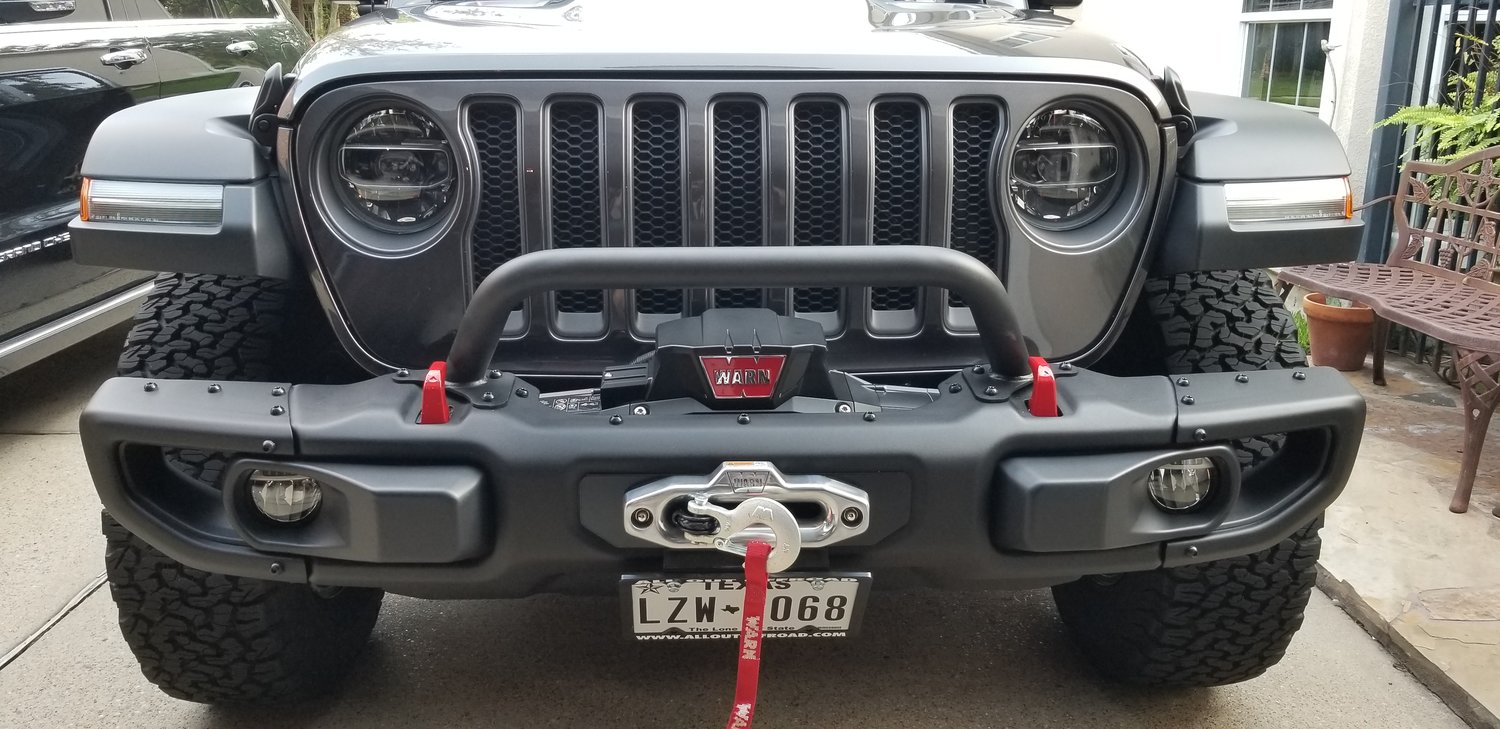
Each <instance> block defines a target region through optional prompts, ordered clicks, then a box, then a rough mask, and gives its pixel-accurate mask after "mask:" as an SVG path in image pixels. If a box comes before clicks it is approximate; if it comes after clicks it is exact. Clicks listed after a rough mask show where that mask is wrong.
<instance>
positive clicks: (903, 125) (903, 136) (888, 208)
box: [870, 101, 927, 311]
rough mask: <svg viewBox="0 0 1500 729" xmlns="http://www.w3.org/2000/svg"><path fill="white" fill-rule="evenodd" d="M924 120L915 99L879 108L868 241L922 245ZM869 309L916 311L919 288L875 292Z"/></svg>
mask: <svg viewBox="0 0 1500 729" xmlns="http://www.w3.org/2000/svg"><path fill="white" fill-rule="evenodd" d="M923 116H924V114H923V111H922V106H921V105H920V104H918V103H917V102H915V101H882V102H879V103H877V104H876V105H875V111H874V119H873V122H874V129H873V130H872V131H873V139H874V143H875V149H874V153H875V157H874V167H875V180H874V186H873V187H874V190H873V194H874V197H873V200H872V205H871V207H872V210H871V212H872V215H871V220H870V240H871V242H873V243H874V244H876V245H919V244H921V243H922V242H923V240H922V199H923V196H922V178H923V175H924V173H925V172H926V167H927V164H926V155H925V146H926V145H925V141H926V140H925V135H924V134H923V129H922V122H923ZM870 305H871V307H872V308H874V309H875V310H876V311H903V310H907V309H915V308H916V306H917V289H914V288H889V287H877V288H874V289H871V290H870Z"/></svg>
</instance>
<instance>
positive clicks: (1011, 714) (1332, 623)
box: [0, 333, 1463, 729]
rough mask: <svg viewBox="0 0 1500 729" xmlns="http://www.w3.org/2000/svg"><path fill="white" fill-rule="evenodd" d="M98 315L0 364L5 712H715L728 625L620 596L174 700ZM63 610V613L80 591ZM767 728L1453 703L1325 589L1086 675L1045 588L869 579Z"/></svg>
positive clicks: (680, 722)
mask: <svg viewBox="0 0 1500 729" xmlns="http://www.w3.org/2000/svg"><path fill="white" fill-rule="evenodd" d="M119 339H120V335H119V334H118V333H112V334H111V335H106V336H105V337H101V338H100V339H99V340H96V341H95V342H91V343H89V344H87V345H85V346H82V347H79V348H76V349H75V350H73V351H72V352H69V353H67V354H65V355H63V356H60V357H57V358H54V359H52V360H49V361H47V362H44V363H42V364H41V365H38V366H37V367H33V368H31V369H29V370H27V371H23V372H22V373H20V374H18V375H16V376H13V377H10V378H6V379H3V380H0V499H3V504H4V507H3V508H0V653H4V652H6V651H11V650H12V649H14V648H15V647H17V646H18V645H21V644H23V642H24V641H26V640H27V639H28V637H29V636H32V635H33V634H34V633H35V632H36V631H38V630H39V629H41V628H43V627H44V626H46V625H48V624H49V621H55V623H54V624H52V627H51V628H50V629H49V630H47V632H45V634H43V635H42V636H41V637H40V638H39V639H37V640H35V642H33V643H30V644H29V646H28V647H27V648H26V650H25V651H24V652H23V653H21V654H20V655H19V656H18V657H17V658H16V659H15V660H14V661H13V662H11V663H10V664H9V665H7V666H5V667H4V668H3V669H0V726H3V727H12V726H14V727H26V728H27V729H36V728H37V727H106V726H129V727H239V726H245V727H251V726H255V727H259V726H266V725H268V724H270V723H272V722H274V724H275V725H276V726H283V727H303V726H319V727H380V726H394V727H413V726H496V727H535V726H567V727H582V726H588V727H603V726H610V727H708V726H716V725H719V724H720V723H721V722H723V720H724V716H725V715H726V713H727V710H728V705H729V698H730V694H731V692H732V689H733V683H734V675H733V671H734V660H733V651H732V649H731V648H730V645H729V644H728V643H687V644H680V643H679V644H672V645H661V644H639V645H638V644H632V643H628V642H625V641H624V640H623V639H622V638H621V637H620V635H619V616H618V613H617V610H618V605H617V604H616V601H614V600H612V599H576V598H559V597H540V598H533V599H528V600H520V601H510V602H488V603H486V602H454V603H441V602H426V601H420V600H413V599H407V598H399V597H393V598H388V600H387V603H386V607H385V610H384V611H383V612H382V614H381V618H380V623H379V625H378V626H377V627H376V630H375V637H374V640H373V642H372V644H371V646H370V649H369V652H368V653H367V655H366V660H365V663H364V665H363V666H362V667H361V668H360V669H359V671H358V672H357V673H356V674H355V675H354V677H353V678H352V679H351V681H350V683H349V685H348V686H347V687H346V689H345V690H344V692H343V693H342V694H341V695H339V696H337V697H335V698H333V699H331V700H328V701H326V702H321V703H316V704H311V705H306V706H301V707H296V708H292V709H282V710H276V711H275V712H270V711H268V710H248V709H238V710H228V709H219V708H211V707H205V706H199V705H194V704H188V703H183V702H179V701H175V700H173V699H170V698H167V697H166V696H165V695H163V694H161V693H159V692H157V691H156V690H155V689H154V688H153V687H152V686H151V685H150V684H148V683H147V682H146V680H145V679H144V678H143V677H142V676H141V674H140V672H139V670H138V669H137V668H136V665H135V662H134V660H133V659H132V658H131V656H130V653H129V651H128V650H127V649H126V647H125V644H124V642H123V641H122V640H121V638H120V636H119V634H118V631H117V630H116V628H115V626H114V624H113V620H114V615H113V605H112V604H111V603H110V601H109V596H108V589H107V588H103V589H99V590H96V591H94V592H92V593H86V591H87V588H88V587H89V586H90V585H94V584H97V578H98V575H99V573H100V570H101V569H102V559H101V553H102V550H103V538H102V537H100V536H99V534H98V525H99V516H98V513H99V511H98V505H97V503H96V501H95V496H94V494H93V490H92V487H91V485H90V484H89V481H88V478H87V474H86V471H85V468H84V466H83V462H82V458H81V455H80V453H79V448H78V443H77V435H76V430H77V427H76V420H77V413H78V411H79V409H80V408H81V407H82V405H83V402H84V401H85V400H86V399H87V397H88V395H89V393H90V392H91V391H92V389H93V387H94V386H95V385H96V384H97V382H98V381H99V380H101V379H103V378H104V377H106V376H108V374H109V372H110V369H111V367H112V361H113V357H114V352H115V350H116V349H117V347H118V342H119ZM81 592H83V593H86V594H87V596H86V597H83V598H82V599H81V600H80V601H77V604H76V607H75V609H73V610H72V611H71V612H66V614H64V615H62V617H61V618H60V619H59V618H58V615H59V614H60V613H62V612H63V611H64V610H65V609H66V608H67V607H68V606H69V604H70V602H72V601H74V600H75V598H76V597H77V596H79V595H80V593H81ZM761 686H762V688H761V708H760V711H759V712H758V713H759V718H760V722H759V726H763V727H785V726H801V727H819V728H820V729H822V728H825V727H844V726H848V727H908V726H920V727H971V726H972V727H1004V726H1021V727H1045V726H1059V727H1089V726H1107V727H1298V728H1303V727H1401V728H1406V727H1423V728H1433V729H1438V728H1441V727H1458V726H1462V725H1463V724H1462V723H1461V722H1460V721H1459V720H1458V719H1457V717H1455V716H1454V715H1453V714H1452V713H1451V712H1449V710H1448V709H1447V708H1446V707H1445V706H1444V705H1443V704H1442V703H1441V702H1440V701H1438V699H1437V698H1436V697H1435V696H1433V694H1431V693H1430V692H1429V691H1428V690H1427V689H1426V688H1424V687H1423V686H1422V685H1421V684H1419V683H1417V682H1416V681H1415V680H1413V679H1412V677H1411V676H1410V675H1408V674H1407V673H1406V672H1404V671H1403V670H1402V669H1400V668H1399V667H1397V666H1396V665H1394V660H1393V659H1392V657H1391V656H1390V655H1389V654H1387V653H1386V652H1385V651H1384V650H1382V649H1381V648H1380V647H1379V645H1378V644H1376V642H1375V641H1374V640H1372V639H1371V638H1370V637H1368V635H1367V634H1366V633H1365V632H1364V631H1363V630H1361V629H1360V628H1359V627H1358V626H1357V625H1356V624H1355V623H1354V622H1353V621H1351V620H1350V619H1349V618H1348V617H1347V616H1346V615H1345V614H1344V613H1343V612H1342V611H1340V610H1339V609H1338V607H1336V606H1335V605H1334V604H1333V603H1332V602H1331V601H1330V600H1328V599H1327V598H1326V597H1324V596H1323V595H1322V594H1321V593H1317V594H1315V595H1314V600H1313V604H1312V607H1311V609H1310V611H1309V615H1308V624H1307V625H1306V627H1304V629H1303V631H1302V633H1301V634H1300V635H1299V637H1298V639H1297V640H1296V641H1295V642H1294V644H1293V645H1292V649H1291V651H1290V653H1289V654H1288V656H1287V659H1286V660H1285V661H1284V662H1283V663H1282V664H1281V665H1279V666H1277V667H1276V668H1275V669H1273V670H1272V671H1271V672H1270V673H1268V674H1267V675H1265V676H1263V677H1261V678H1259V679H1256V680H1254V681H1251V682H1249V683H1245V684H1240V685H1237V686H1231V687H1226V688H1221V689H1213V690H1205V691H1195V692H1177V693H1155V694H1150V693H1140V692H1137V691H1132V690H1127V689H1122V688H1117V687H1112V686H1108V685H1106V684H1103V683H1101V682H1100V681H1098V680H1096V679H1095V678H1094V677H1093V676H1091V675H1090V674H1089V673H1088V672H1087V670H1086V668H1085V666H1084V665H1083V664H1082V662H1081V659H1080V658H1079V657H1078V656H1077V654H1075V653H1074V652H1073V650H1072V648H1071V646H1070V645H1069V643H1068V640H1067V636H1066V635H1065V634H1064V633H1063V630H1062V626H1061V624H1060V623H1059V622H1058V619H1057V614H1056V611H1055V610H1054V608H1053V606H1052V602H1051V599H1050V597H1049V596H1048V594H1047V593H1046V592H1045V591H1039V592H1027V593H1016V594H1004V593H1002V594H990V593H962V594H936V593H912V594H890V593H876V594H875V596H874V599H873V600H872V602H871V603H870V605H869V608H868V611H867V612H866V616H865V625H864V633H863V635H862V636H861V637H860V638H858V639H855V640H852V641H849V642H845V643H820V642H814V641H797V642H772V643H771V644H770V645H769V647H768V650H767V655H766V659H765V667H764V675H763V678H762V683H761Z"/></svg>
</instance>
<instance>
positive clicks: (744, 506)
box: [683, 494, 802, 572]
mask: <svg viewBox="0 0 1500 729" xmlns="http://www.w3.org/2000/svg"><path fill="white" fill-rule="evenodd" d="M687 510H688V513H691V514H696V515H699V516H709V517H713V519H714V520H715V521H717V522H718V523H719V528H718V530H716V531H715V532H714V533H712V534H694V533H692V532H683V537H684V538H686V539H687V540H688V541H689V542H692V543H694V544H702V545H706V546H712V547H713V548H714V549H717V550H720V551H723V552H728V553H730V554H737V555H739V556H741V557H743V556H745V554H746V552H747V551H748V550H749V548H750V542H752V541H762V542H768V543H770V545H771V555H770V559H769V560H767V562H766V568H767V570H769V571H770V572H781V571H783V570H786V569H787V568H789V567H791V566H792V563H793V562H796V561H797V555H798V554H799V553H801V552H802V532H801V531H800V530H799V529H798V528H797V517H795V516H793V515H792V511H791V510H790V509H788V508H786V506H785V505H784V504H782V503H781V502H779V501H775V500H773V499H768V498H766V497H764V496H756V497H752V498H749V499H745V500H744V501H741V502H740V503H738V504H736V505H735V507H734V508H733V509H726V508H724V507H722V506H719V505H717V504H714V503H712V502H710V501H709V500H708V496H707V495H706V494H698V495H695V496H694V497H693V499H692V500H691V501H689V502H688V504H687ZM767 530H769V532H770V533H769V534H767Z"/></svg>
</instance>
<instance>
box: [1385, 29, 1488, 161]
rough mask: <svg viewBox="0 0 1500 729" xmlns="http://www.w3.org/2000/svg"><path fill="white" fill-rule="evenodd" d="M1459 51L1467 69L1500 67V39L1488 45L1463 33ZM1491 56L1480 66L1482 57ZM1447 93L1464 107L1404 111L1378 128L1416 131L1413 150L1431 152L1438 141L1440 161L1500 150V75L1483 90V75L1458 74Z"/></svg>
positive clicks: (1428, 106) (1437, 106) (1452, 77)
mask: <svg viewBox="0 0 1500 729" xmlns="http://www.w3.org/2000/svg"><path fill="white" fill-rule="evenodd" d="M1455 42H1456V43H1457V44H1458V48H1457V49H1455V50H1456V52H1457V54H1458V56H1457V57H1459V58H1461V59H1463V60H1464V64H1463V66H1464V67H1466V68H1475V69H1477V68H1479V67H1480V66H1481V65H1483V66H1484V67H1487V68H1490V69H1495V68H1497V66H1496V64H1497V63H1500V38H1496V39H1495V40H1494V42H1493V43H1490V44H1486V43H1485V42H1484V40H1483V39H1482V38H1476V37H1474V36H1471V35H1464V34H1459V35H1458V36H1457V39H1456V40H1455ZM1486 56H1487V57H1488V58H1487V59H1486V60H1485V61H1484V63H1482V64H1481V63H1480V59H1481V58H1482V57H1486ZM1446 88H1447V89H1448V93H1449V94H1450V95H1451V98H1453V99H1456V100H1460V103H1458V104H1442V103H1436V104H1426V105H1423V106H1408V107H1404V108H1402V109H1400V110H1399V111H1397V112H1396V113H1395V114H1392V115H1391V116H1390V117H1389V118H1387V119H1384V120H1382V121H1381V122H1380V123H1379V124H1378V125H1377V126H1390V125H1393V124H1399V125H1402V126H1406V127H1409V128H1411V129H1413V130H1414V131H1415V132H1416V140H1415V141H1416V144H1414V145H1413V146H1412V147H1411V148H1410V149H1409V151H1408V154H1412V153H1414V152H1416V151H1417V150H1421V149H1428V148H1431V143H1432V141H1433V140H1436V141H1437V146H1436V149H1437V152H1438V155H1437V158H1438V159H1439V160H1442V161H1445V162H1446V161H1450V160H1454V159H1458V158H1459V157H1462V156H1464V155H1466V154H1470V153H1472V152H1477V151H1479V150H1482V149H1488V148H1490V147H1493V146H1496V145H1500V73H1495V72H1493V71H1492V72H1491V73H1489V74H1487V78H1485V80H1484V87H1483V88H1480V83H1479V73H1478V72H1477V71H1474V72H1471V73H1467V74H1457V73H1455V74H1452V75H1450V76H1449V77H1448V79H1447V82H1446Z"/></svg>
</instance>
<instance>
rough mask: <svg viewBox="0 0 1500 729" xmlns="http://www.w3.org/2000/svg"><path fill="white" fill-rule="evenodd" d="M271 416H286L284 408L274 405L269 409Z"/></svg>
mask: <svg viewBox="0 0 1500 729" xmlns="http://www.w3.org/2000/svg"><path fill="white" fill-rule="evenodd" d="M271 414H272V415H285V414H286V408H284V407H282V406H280V405H274V406H272V407H271Z"/></svg>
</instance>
